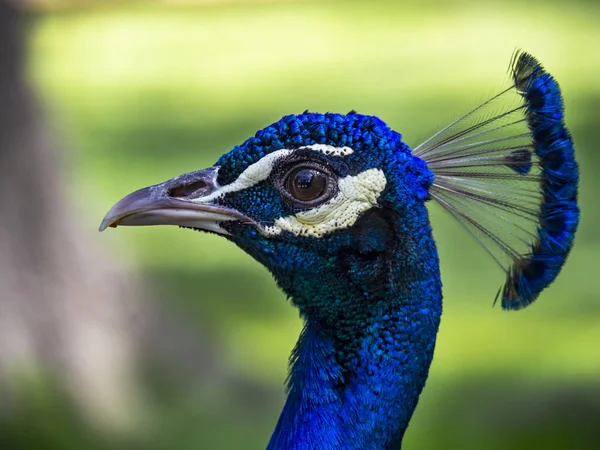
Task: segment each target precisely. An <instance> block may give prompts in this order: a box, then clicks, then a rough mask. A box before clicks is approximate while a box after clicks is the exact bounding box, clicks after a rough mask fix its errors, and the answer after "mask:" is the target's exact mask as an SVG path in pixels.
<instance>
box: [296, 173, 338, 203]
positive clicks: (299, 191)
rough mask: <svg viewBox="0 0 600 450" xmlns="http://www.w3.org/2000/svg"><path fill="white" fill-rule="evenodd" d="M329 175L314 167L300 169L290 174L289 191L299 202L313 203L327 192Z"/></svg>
mask: <svg viewBox="0 0 600 450" xmlns="http://www.w3.org/2000/svg"><path fill="white" fill-rule="evenodd" d="M327 181H328V178H327V174H325V173H323V172H321V171H320V170H318V169H315V168H312V167H300V168H298V169H295V170H294V171H292V172H291V173H290V175H289V176H288V179H287V190H288V191H289V193H290V194H291V195H292V196H293V197H294V198H295V199H297V200H300V201H305V202H307V201H311V200H315V199H317V198H319V197H321V196H322V195H323V194H324V193H325V191H326V190H327Z"/></svg>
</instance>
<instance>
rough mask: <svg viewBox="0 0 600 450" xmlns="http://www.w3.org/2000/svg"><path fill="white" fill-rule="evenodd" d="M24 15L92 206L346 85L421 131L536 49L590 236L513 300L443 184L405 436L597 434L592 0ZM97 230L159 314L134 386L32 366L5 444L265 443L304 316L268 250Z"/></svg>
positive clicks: (597, 101) (514, 440)
mask: <svg viewBox="0 0 600 450" xmlns="http://www.w3.org/2000/svg"><path fill="white" fill-rule="evenodd" d="M28 15H29V18H30V20H31V21H30V24H29V27H28V34H27V39H28V41H27V42H28V59H27V67H28V73H29V75H30V78H31V80H32V82H33V86H34V88H35V91H36V93H37V94H38V96H39V97H40V98H41V99H42V103H43V105H44V111H45V115H46V122H47V123H49V125H50V126H51V127H52V129H53V137H54V139H55V141H56V142H58V146H59V147H60V149H61V161H62V163H61V164H62V166H61V167H62V169H63V172H62V179H63V182H64V184H65V186H66V189H67V193H68V197H69V200H70V201H71V202H72V203H73V204H74V205H76V206H77V208H78V211H79V219H80V220H82V221H83V222H84V224H85V226H86V227H89V228H90V229H94V228H95V227H97V225H98V224H99V222H100V220H101V218H102V217H103V214H104V213H105V212H106V211H107V210H108V208H109V207H110V206H111V205H112V204H113V203H114V202H115V201H116V200H118V199H119V198H121V197H122V196H123V195H124V194H126V193H129V192H131V191H133V190H135V189H137V188H139V187H143V186H146V185H149V184H154V183H157V182H161V181H163V180H166V179H168V178H171V177H172V176H174V175H177V174H179V173H183V172H188V171H192V170H196V169H200V168H204V167H207V166H210V165H212V164H213V163H214V161H215V160H216V159H217V157H218V156H220V155H221V154H222V153H224V152H226V151H227V150H228V149H230V148H231V147H232V146H233V145H235V144H238V143H241V142H242V141H243V140H245V139H246V138H247V137H249V136H251V135H253V134H254V133H255V131H256V130H258V129H260V128H262V127H264V126H266V125H268V124H270V123H272V122H274V121H276V120H278V119H279V118H280V117H281V116H282V115H285V114H289V113H299V112H302V111H304V110H305V109H309V110H311V111H323V112H324V111H335V112H347V111H349V110H352V109H354V110H357V111H359V112H361V113H365V114H374V115H377V116H379V117H380V118H382V119H383V120H384V121H386V122H387V123H388V124H389V125H390V126H391V127H392V128H394V129H396V130H398V131H400V132H401V133H402V134H403V136H404V138H405V140H406V141H407V142H408V143H409V144H410V145H412V146H414V145H417V144H418V143H419V142H421V141H422V140H424V139H426V138H427V137H428V136H429V135H430V134H431V133H432V132H434V131H436V130H437V129H439V128H440V127H441V126H443V125H445V124H446V123H448V122H449V121H451V120H453V119H454V118H456V117H458V116H459V115H460V114H461V113H463V112H465V111H466V110H468V109H469V108H470V107H472V106H474V105H476V104H477V103H478V102H480V101H482V100H484V99H485V98H486V97H488V96H490V95H491V94H493V93H495V92H497V91H498V90H499V89H500V88H501V87H502V86H504V85H505V83H506V81H507V70H506V69H507V67H508V63H509V60H510V57H511V54H512V52H513V51H514V50H515V49H516V48H523V49H525V50H527V51H528V52H531V53H533V54H534V55H535V56H537V57H538V58H539V59H540V60H541V61H542V62H543V63H544V65H545V66H546V68H547V69H548V70H549V71H550V72H551V73H552V74H553V75H555V77H556V78H557V79H558V80H559V82H560V84H561V87H562V89H563V92H564V95H565V102H566V112H567V113H566V117H567V124H568V126H569V128H570V129H571V131H572V134H573V137H574V141H575V144H576V150H577V154H578V159H579V162H580V166H581V193H580V198H581V208H582V222H581V226H580V229H579V232H578V236H577V240H576V245H575V248H574V250H573V252H572V254H571V257H570V259H569V262H568V264H567V265H566V266H565V269H564V271H563V273H562V274H561V275H560V276H559V278H558V280H557V281H556V283H555V284H554V285H552V287H551V288H549V289H548V290H547V291H546V292H545V293H544V294H543V295H542V296H541V298H540V299H539V300H538V302H537V303H536V304H534V305H533V306H532V307H531V308H529V309H527V310H525V311H521V312H518V313H505V312H502V311H501V310H500V308H498V307H496V308H492V301H493V298H494V295H495V293H496V290H497V289H498V287H499V286H500V284H501V282H502V274H501V273H500V272H499V271H498V270H497V269H496V268H495V267H494V265H493V263H492V261H491V260H490V259H489V258H488V257H487V256H486V255H485V253H484V252H483V251H482V250H481V249H480V248H478V247H477V246H476V245H475V244H474V243H473V242H472V241H471V239H470V238H469V236H468V235H466V234H465V233H464V232H463V231H462V229H461V228H460V226H459V225H457V224H456V223H453V222H452V221H451V220H450V219H449V218H448V217H447V216H446V215H445V213H444V212H443V211H440V210H439V209H438V208H437V207H436V206H435V205H432V206H431V208H430V211H431V214H432V222H433V227H434V234H435V238H436V240H437V242H438V245H439V250H440V259H441V268H442V277H443V282H444V301H445V311H444V316H443V320H442V326H441V330H440V333H439V337H438V344H437V349H436V355H435V359H434V362H433V365H432V369H431V376H430V378H429V380H428V384H427V386H426V388H425V391H424V393H423V395H422V396H421V401H420V404H419V406H418V408H417V411H416V413H415V415H414V417H413V419H412V421H411V425H410V427H409V429H408V432H407V434H406V439H405V447H403V448H406V449H440V448H451V449H454V448H456V449H481V450H483V449H485V450H487V449H490V450H492V449H493V450H496V449H567V448H568V449H598V448H600V302H599V301H598V290H599V289H600V277H599V276H598V274H597V272H598V270H597V268H598V257H599V256H600V235H599V234H598V233H597V230H598V224H599V223H600V208H598V206H597V204H598V194H597V193H598V192H599V188H600V181H599V178H598V177H597V176H596V175H595V174H597V173H600V156H599V155H598V152H597V149H596V147H597V145H598V144H597V143H598V142H600V127H599V126H598V118H599V117H600V83H598V74H599V73H600V57H599V53H598V44H599V43H600V5H599V4H598V3H597V2H594V1H589V2H585V1H572V2H566V1H548V0H546V1H532V2H518V1H509V2H489V3H486V2H481V1H473V2H471V1H467V0H464V1H458V2H444V1H441V0H437V1H436V0H431V1H423V2H397V1H378V0H374V1H362V2H359V1H354V2H352V1H349V2H347V1H323V0H321V1H318V0H305V1H276V0H273V1H199V2H193V1H187V2H186V1H181V2H176V1H173V2H142V1H138V2H97V3H95V2H80V3H79V2H76V1H71V2H68V3H63V2H51V1H48V2H43V3H42V4H39V5H34V6H32V7H31V8H29V10H28ZM95 239H99V240H100V242H101V245H102V246H104V248H105V251H106V253H107V254H108V255H109V259H110V260H112V261H115V264H117V262H118V264H119V265H121V266H123V267H126V271H127V272H126V273H128V274H131V276H132V277H135V278H136V279H137V280H139V285H141V286H142V288H141V289H140V290H139V292H143V295H141V297H142V298H141V299H140V298H136V299H134V295H133V294H132V295H131V296H130V297H125V298H124V299H123V302H125V303H129V302H131V304H132V305H133V304H134V303H135V305H136V306H135V307H132V308H133V309H134V310H135V312H134V314H133V322H132V323H134V324H135V323H136V318H139V320H140V321H142V322H144V323H146V322H147V319H146V315H147V314H146V313H145V312H144V311H146V310H153V311H155V313H154V314H155V316H156V317H158V319H157V320H156V321H155V322H156V323H158V324H159V325H156V326H151V327H150V330H148V327H147V326H146V327H145V328H144V329H145V331H144V334H143V338H139V336H140V335H138V334H137V333H138V331H136V328H135V327H134V326H132V328H131V330H132V331H131V333H130V334H131V336H129V338H130V339H134V340H136V342H137V344H136V349H137V350H136V352H137V354H139V355H140V356H139V358H137V359H136V361H135V365H134V367H133V369H132V370H133V371H134V375H133V379H134V380H135V381H134V382H133V386H135V394H132V395H131V396H129V395H128V396H126V398H125V397H124V398H119V399H117V400H115V407H114V410H113V411H112V412H106V411H105V412H103V413H102V414H101V413H96V412H95V411H96V410H95V409H94V405H93V404H92V405H91V406H90V405H89V402H88V404H87V406H86V407H85V408H82V407H81V405H80V403H79V402H78V400H77V398H76V396H75V397H74V396H73V395H70V394H66V393H65V392H67V391H68V390H69V388H68V385H69V383H70V381H69V377H68V374H66V375H65V374H64V373H63V374H60V373H59V374H57V373H54V372H52V371H48V372H49V373H50V375H47V376H46V375H44V376H41V375H39V373H37V372H36V373H37V374H36V375H35V376H32V375H31V373H29V372H28V375H27V376H24V377H23V379H24V380H26V381H22V382H17V383H13V390H14V391H15V392H16V394H15V393H13V394H11V397H12V398H13V399H16V400H15V401H13V402H12V404H13V406H12V407H11V408H10V411H9V412H8V413H6V414H3V415H2V416H0V418H3V419H2V424H1V427H2V428H1V430H0V438H1V439H3V440H4V441H5V442H6V446H2V448H3V449H4V448H7V449H29V448H32V449H35V448H37V449H73V450H75V449H96V448H97V449H125V448H126V449H129V448H136V449H137V448H139V449H156V450H159V449H161V450H162V449H164V450H167V449H238V448H244V449H260V448H264V447H265V445H266V443H267V441H268V439H269V436H270V433H271V431H272V429H273V427H274V424H275V422H276V419H277V417H278V414H279V411H280V408H281V406H282V404H283V398H284V397H283V383H284V379H285V376H286V369H287V358H288V355H289V353H290V350H291V349H292V347H293V345H294V343H295V341H296V338H297V336H298V333H299V331H300V329H301V322H300V319H299V318H298V315H297V313H296V311H295V310H294V309H293V308H292V307H291V306H290V305H289V302H288V301H287V300H286V299H285V297H284V295H283V294H282V293H281V292H279V291H278V289H277V288H276V287H275V285H274V282H273V280H272V279H271V276H270V275H269V274H268V273H267V271H266V270H265V269H263V268H262V267H260V266H259V265H258V264H257V263H255V262H254V261H253V260H251V259H250V258H249V257H248V256H246V255H245V254H244V253H242V252H241V251H240V250H239V249H237V248H236V247H234V246H233V245H232V244H230V243H227V242H225V241H224V240H221V239H219V238H217V237H214V236H209V235H201V234H198V233H193V232H191V231H188V230H180V229H177V228H168V227H157V228H153V227H152V228H149V229H144V228H119V230H118V231H113V230H109V231H108V232H106V233H103V234H102V235H100V236H99V238H95ZM163 319H164V320H163ZM165 322H166V323H168V324H169V325H168V326H167V325H164V323H165ZM153 323H154V322H153ZM83 336H84V337H85V333H84V334H83ZM83 345H84V346H85V345H86V344H85V341H84V343H83ZM115 345H118V343H117V344H115ZM88 357H89V358H90V359H91V360H94V359H96V358H102V357H103V356H102V354H98V355H96V354H94V347H93V346H90V350H89V353H88ZM19 373H21V372H19ZM42 373H44V371H43V370H42ZM16 377H17V378H19V377H20V375H18V376H16ZM15 386H16V387H15ZM89 389H92V390H93V389H94V387H93V385H91V386H90V387H89Z"/></svg>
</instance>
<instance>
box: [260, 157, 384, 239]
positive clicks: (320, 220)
mask: <svg viewBox="0 0 600 450" xmlns="http://www.w3.org/2000/svg"><path fill="white" fill-rule="evenodd" d="M385 185H386V178H385V175H384V173H383V171H381V170H379V169H368V170H365V171H364V172H361V173H359V174H358V175H355V176H347V177H344V178H340V180H339V182H338V193H337V195H336V196H335V197H333V198H332V199H330V200H329V201H327V202H326V203H323V204H322V205H320V206H317V207H316V208H313V209H309V210H308V211H302V212H300V213H298V214H296V215H294V216H287V217H280V218H279V219H276V220H275V223H274V224H273V226H269V227H266V228H265V229H264V233H265V234H266V235H268V236H273V235H278V234H280V233H281V232H282V231H289V232H290V233H293V234H295V235H296V236H312V237H317V238H320V237H322V236H324V235H326V234H328V233H331V232H333V231H336V230H340V229H344V228H348V227H351V226H352V225H354V224H355V223H356V221H357V220H358V217H359V216H360V215H361V214H362V213H364V212H365V211H367V210H369V209H370V208H372V207H373V206H375V205H376V204H377V199H378V198H379V196H380V195H381V193H382V192H383V190H384V189H385Z"/></svg>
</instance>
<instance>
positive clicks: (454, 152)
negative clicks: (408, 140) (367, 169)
mask: <svg viewBox="0 0 600 450" xmlns="http://www.w3.org/2000/svg"><path fill="white" fill-rule="evenodd" d="M510 71H511V76H512V80H513V85H512V86H510V87H509V88H508V89H505V90H504V91H502V92H501V93H499V94H498V95H496V96H494V97H492V98H491V99H490V100H488V101H486V102H484V103H482V104H481V105H479V106H478V107H476V108H474V109H473V110H471V111H470V112H468V113H467V114H465V115H463V116H462V117H460V118H459V119H458V120H456V121H455V122H453V123H451V124H450V125H448V126H447V127H445V128H443V129H442V130H441V131H440V132H438V133H437V134H435V135H434V136H432V137H431V138H429V139H428V140H426V141H425V142H424V143H423V144H421V145H419V146H417V147H416V148H415V150H414V155H415V156H417V157H419V158H421V159H423V160H424V161H425V162H426V163H427V166H428V168H429V169H430V170H431V171H432V172H433V174H434V177H435V178H434V182H433V184H432V186H431V188H430V195H431V197H432V198H433V199H434V200H436V201H437V202H438V203H439V204H440V205H441V206H442V207H443V208H444V209H445V210H447V211H448V212H449V213H450V214H451V215H452V216H453V217H454V218H456V219H457V220H458V221H459V222H460V223H461V224H462V225H463V226H464V227H465V228H466V229H467V231H469V233H470V234H471V235H472V236H473V237H474V238H475V239H476V240H477V241H478V242H479V243H480V244H481V245H482V246H483V248H484V249H485V250H486V251H487V253H488V254H489V255H490V256H491V257H492V258H493V259H494V260H495V261H496V262H497V263H498V265H499V266H500V267H502V269H503V270H504V271H505V273H506V280H505V283H504V286H503V288H501V290H500V291H499V295H501V301H502V307H503V308H504V309H521V308H523V307H525V306H527V305H529V304H530V303H532V302H533V301H534V300H535V299H536V298H537V296H538V295H539V294H540V292H541V291H542V290H543V289H544V288H546V287H547V286H548V285H549V284H550V283H552V281H554V279H555V278H556V276H557V275H558V273H559V272H560V270H561V268H562V265H563V264H564V262H565V259H566V257H567V255H568V253H569V251H570V249H571V246H572V243H573V238H574V234H575V231H576V229H577V225H578V221H579V209H578V206H577V184H578V167H577V162H576V161H575V156H574V150H573V145H572V142H571V138H570V135H569V132H568V130H567V129H566V127H565V124H564V120H563V119H564V114H563V102H562V97H561V93H560V89H559V87H558V84H557V82H556V81H555V80H554V78H553V77H552V76H551V75H550V74H548V73H547V72H546V71H545V70H544V68H543V67H542V65H541V64H540V63H539V62H538V61H537V60H536V59H535V58H534V57H533V56H531V55H529V54H527V53H524V52H516V53H515V55H514V56H513V59H512V62H511V65H510ZM511 95H512V97H511ZM488 111H493V112H492V113H490V112H488Z"/></svg>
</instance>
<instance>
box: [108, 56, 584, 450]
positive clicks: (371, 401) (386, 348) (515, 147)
mask: <svg viewBox="0 0 600 450" xmlns="http://www.w3.org/2000/svg"><path fill="white" fill-rule="evenodd" d="M512 75H513V81H514V86H512V87H511V88H509V89H507V90H505V91H503V92H502V93H500V94H498V95H497V96H495V97H493V98H492V99H490V100H489V101H487V102H485V103H484V104H482V105H480V106H479V107H477V108H475V109H474V110H473V111H471V112H469V113H468V114H466V115H465V116H464V117H463V118H461V119H459V120H458V121H456V122H454V123H453V124H451V125H449V126H448V127H446V128H444V129H443V130H442V131H441V132H439V133H437V134H436V135H434V136H433V137H432V138H430V139H428V140H427V141H425V142H424V143H423V144H421V145H420V146H417V147H416V148H415V150H414V151H411V149H410V148H409V147H408V146H407V145H406V144H405V143H404V142H403V141H402V137H401V135H400V134H399V133H397V132H395V131H393V130H391V129H390V128H389V127H388V126H387V125H386V124H385V123H383V122H382V121H381V120H380V119H378V118H376V117H372V116H364V115H361V114H357V113H355V112H351V113H349V114H346V115H342V114H331V113H327V114H317V113H308V112H306V113H304V114H299V115H289V116H285V117H283V118H282V119H281V120H279V121H278V122H276V123H274V124H272V125H270V126H268V127H267V128H265V129H263V130H261V131H259V132H257V133H256V135H255V136H254V137H252V138H250V139H248V140H247V141H246V142H244V143H243V144H241V145H239V146H236V147H234V148H233V149H232V150H231V151H230V152H229V153H227V154H225V155H223V156H222V157H221V158H220V159H219V160H218V161H217V163H216V165H215V166H214V167H212V168H209V169H205V170H201V171H197V172H192V173H189V174H184V175H181V176H179V177H176V178H174V179H172V180H169V181H167V182H165V183H161V184H158V185H155V186H151V187H149V188H145V189H142V190H140V191H137V192H135V193H133V194H130V195H129V196H127V197H125V198H124V199H123V200H121V202H119V203H118V204H117V205H115V206H114V207H113V209H111V211H110V212H109V213H108V214H107V217H106V218H105V220H104V222H103V224H102V225H101V229H104V228H106V227H107V226H116V225H148V224H176V225H180V226H183V227H187V228H195V229H199V230H205V231H210V232H213V233H217V234H221V235H224V236H225V237H226V238H227V239H229V240H231V241H233V242H234V243H235V244H237V245H238V246H239V247H241V248H242V249H243V250H245V251H246V252H247V253H248V254H250V255H251V256H253V257H254V258H255V259H256V260H257V261H259V262H260V263H261V264H263V265H264V266H265V267H267V268H268V269H269V270H270V271H271V273H272V274H273V276H274V278H275V280H276V282H277V284H278V285H279V287H280V288H281V289H282V290H283V291H284V292H285V293H286V294H287V295H288V296H289V297H290V299H291V301H292V302H293V304H294V305H295V306H297V307H298V309H299V311H300V314H301V316H302V318H303V319H304V321H305V327H304V330H303V332H302V334H301V336H300V338H299V341H298V344H297V345H296V347H295V349H294V352H293V354H292V357H291V360H290V375H289V379H288V397H287V401H286V404H285V406H284V408H283V412H282V414H281V416H280V418H279V421H278V423H277V426H276V427H275V431H274V433H273V436H272V438H271V440H270V443H269V445H268V448H269V449H271V450H276V449H295V450H309V449H310V450H312V449H322V450H338V449H357V450H358V449H365V450H369V449H373V450H392V449H394V450H397V449H399V448H400V446H401V442H402V438H403V435H404V432H405V430H406V427H407V426H408V422H409V420H410V417H411V415H412V413H413V411H414V409H415V407H416V405H417V401H418V398H419V395H420V393H421V391H422V389H423V387H424V385H425V381H426V379H427V374H428V371H429V366H430V364H431V360H432V357H433V352H434V347H435V342H436V335H437V330H438V327H439V322H440V316H441V312H442V291H441V281H440V271H439V264H438V256H437V250H436V245H435V242H434V240H433V236H432V232H431V227H430V224H429V218H428V213H427V209H426V202H427V201H428V200H429V199H434V200H436V201H437V202H439V203H440V204H441V205H442V206H443V207H444V208H445V209H447V210H448V211H449V212H450V213H451V214H452V215H453V216H454V217H455V218H456V219H457V220H459V221H460V222H461V223H462V224H463V225H464V226H465V228H466V229H467V230H469V232H471V234H472V235H473V236H474V237H475V238H476V239H477V240H479V241H480V243H481V244H482V245H483V246H484V248H485V249H486V250H487V251H488V253H489V254H490V255H491V256H492V257H493V258H494V259H495V260H496V262H498V264H499V265H500V266H501V267H503V268H504V270H505V271H506V281H505V285H504V289H503V290H502V305H503V307H504V308H505V309H519V308H522V307H524V306H527V305H528V304H529V303H531V302H532V301H533V300H534V299H535V298H536V297H537V296H538V295H539V293H540V292H541V291H542V290H543V289H544V288H545V287H547V286H548V285H549V284H550V283H551V282H552V281H553V280H554V279H555V277H556V275H557V274H558V272H559V271H560V269H561V267H562V265H563V264H564V261H565V259H566V257H567V254H568V253H569V250H570V248H571V246H572V242H573V236H574V233H575V230H576V228H577V222H578V218H579V211H578V207H577V180H578V177H577V164H576V162H575V159H574V152H573V147H572V144H571V140H570V136H569V133H568V131H567V129H566V128H565V125H564V121H563V106H562V98H561V95H560V91H559V88H558V85H557V84H556V82H555V81H554V79H553V78H552V77H551V76H550V75H549V74H547V73H546V72H545V71H544V70H543V68H542V67H541V65H539V63H538V62H537V61H536V60H535V59H533V57H531V56H529V55H527V54H518V55H517V57H516V58H515V62H514V64H513V65H512ZM510 93H513V94H516V97H517V100H518V103H517V104H516V105H512V106H509V107H506V106H503V105H501V110H500V112H499V113H495V114H493V115H491V116H490V115H489V114H487V111H486V110H487V109H488V108H489V107H497V105H498V102H500V101H501V100H502V99H504V98H505V97H506V95H509V94H510ZM518 94H520V96H519V95H518ZM480 113H483V114H484V117H483V118H481V117H477V115H478V114H480ZM465 122H466V123H467V125H464V124H465ZM519 246H520V247H519ZM503 257H504V258H505V259H508V265H507V264H506V263H505V262H503V259H502V258H503Z"/></svg>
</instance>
